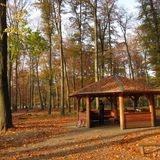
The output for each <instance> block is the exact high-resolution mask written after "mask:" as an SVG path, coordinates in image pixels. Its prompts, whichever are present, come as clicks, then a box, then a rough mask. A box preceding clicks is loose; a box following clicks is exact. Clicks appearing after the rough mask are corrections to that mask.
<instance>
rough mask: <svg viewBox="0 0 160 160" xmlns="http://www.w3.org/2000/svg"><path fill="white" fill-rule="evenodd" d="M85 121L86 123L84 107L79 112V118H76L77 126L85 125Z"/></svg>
mask: <svg viewBox="0 0 160 160" xmlns="http://www.w3.org/2000/svg"><path fill="white" fill-rule="evenodd" d="M85 123H86V113H85V109H83V110H82V111H81V112H80V113H79V119H78V124H77V126H78V127H85Z"/></svg>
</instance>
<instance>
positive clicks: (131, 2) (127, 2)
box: [118, 0, 137, 12]
mask: <svg viewBox="0 0 160 160" xmlns="http://www.w3.org/2000/svg"><path fill="white" fill-rule="evenodd" d="M136 1H137V0H118V4H119V6H122V7H125V8H127V9H129V10H130V11H131V12H132V11H134V12H135V11H136V6H137V2H136Z"/></svg>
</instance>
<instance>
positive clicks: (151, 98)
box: [149, 95, 156, 127]
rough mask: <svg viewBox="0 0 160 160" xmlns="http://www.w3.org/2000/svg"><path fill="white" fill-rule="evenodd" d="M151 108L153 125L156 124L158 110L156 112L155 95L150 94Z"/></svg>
mask: <svg viewBox="0 0 160 160" xmlns="http://www.w3.org/2000/svg"><path fill="white" fill-rule="evenodd" d="M149 108H150V112H151V126H152V127H154V126H155V117H156V112H155V104H154V96H153V95H150V96H149Z"/></svg>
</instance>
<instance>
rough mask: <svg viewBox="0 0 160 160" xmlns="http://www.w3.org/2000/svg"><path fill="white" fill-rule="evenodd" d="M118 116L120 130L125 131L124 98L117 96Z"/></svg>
mask: <svg viewBox="0 0 160 160" xmlns="http://www.w3.org/2000/svg"><path fill="white" fill-rule="evenodd" d="M119 114H120V128H121V129H122V130H123V129H125V121H124V96H123V95H119Z"/></svg>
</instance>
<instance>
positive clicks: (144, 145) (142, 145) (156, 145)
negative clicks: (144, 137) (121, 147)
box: [138, 143, 160, 155]
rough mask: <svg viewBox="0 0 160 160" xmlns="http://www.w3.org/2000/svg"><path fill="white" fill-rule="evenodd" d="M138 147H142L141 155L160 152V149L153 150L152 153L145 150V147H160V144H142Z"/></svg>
mask: <svg viewBox="0 0 160 160" xmlns="http://www.w3.org/2000/svg"><path fill="white" fill-rule="evenodd" d="M138 147H140V152H141V154H142V155H145V154H147V153H153V152H155V151H158V150H160V148H157V149H154V150H152V152H145V149H144V148H145V147H160V143H141V144H138Z"/></svg>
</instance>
